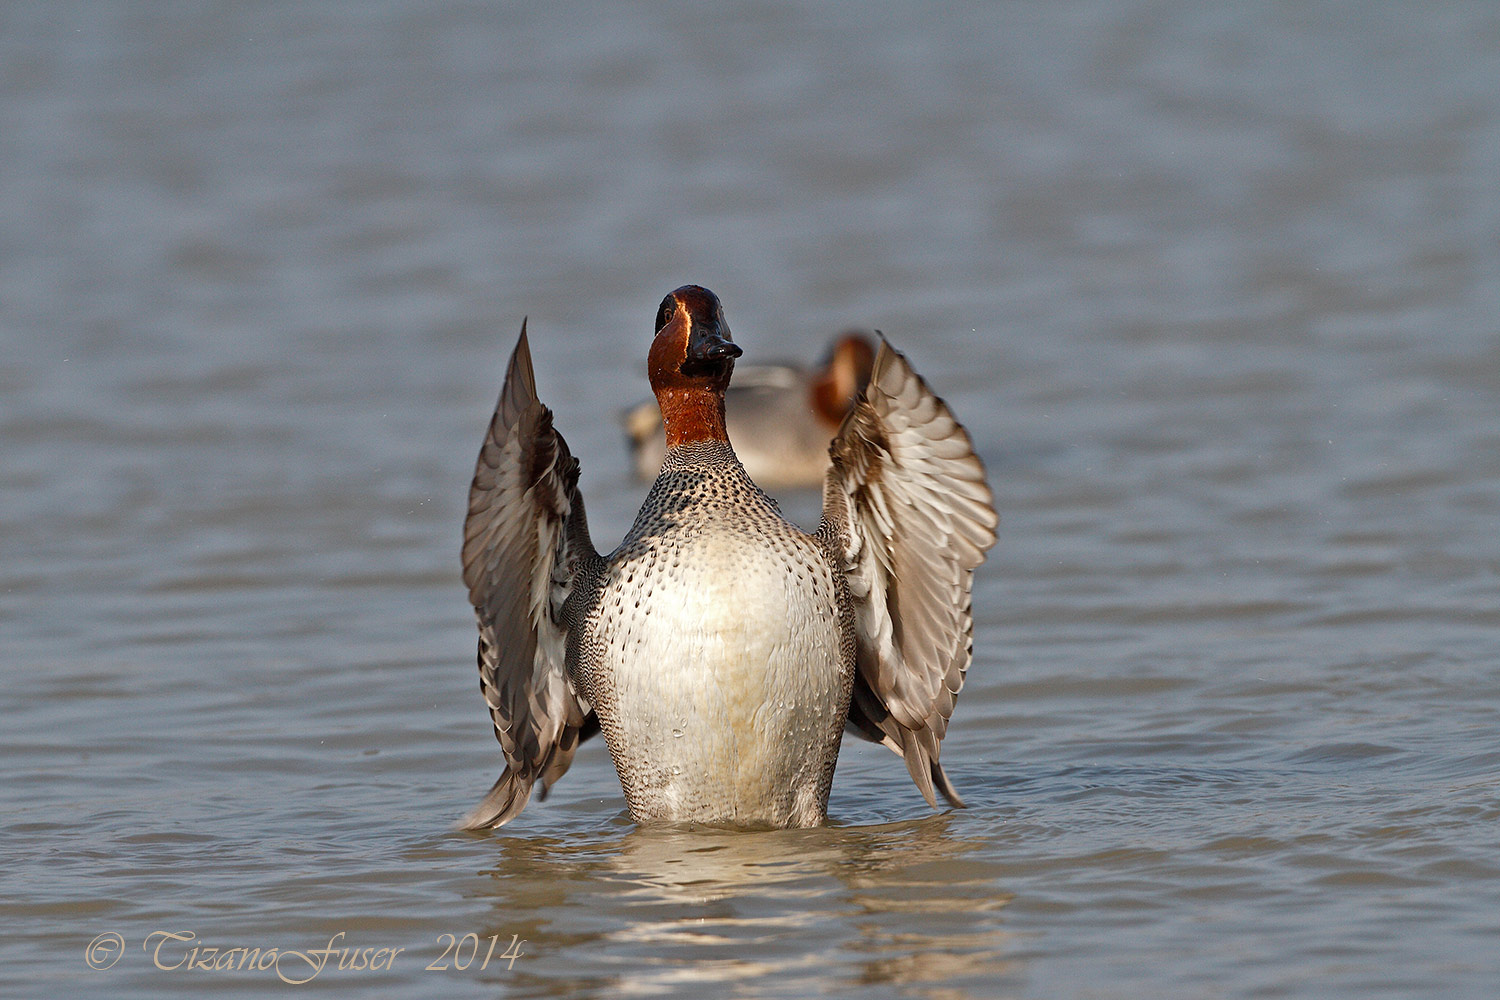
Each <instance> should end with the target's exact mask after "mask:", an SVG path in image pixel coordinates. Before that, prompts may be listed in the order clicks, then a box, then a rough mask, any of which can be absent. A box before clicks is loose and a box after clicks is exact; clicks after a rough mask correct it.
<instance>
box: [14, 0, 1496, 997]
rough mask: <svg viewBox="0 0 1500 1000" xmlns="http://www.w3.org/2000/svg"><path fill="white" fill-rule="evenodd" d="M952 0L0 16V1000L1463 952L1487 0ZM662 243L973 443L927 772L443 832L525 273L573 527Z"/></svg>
mask: <svg viewBox="0 0 1500 1000" xmlns="http://www.w3.org/2000/svg"><path fill="white" fill-rule="evenodd" d="M952 6H953V5H942V4H936V3H934V4H888V5H878V6H876V7H874V8H870V9H867V8H864V7H859V6H856V5H829V4H819V3H813V2H802V0H786V2H748V0H747V2H741V3H733V4H726V5H722V6H721V7H719V8H717V9H710V8H707V7H705V6H702V5H699V4H688V3H659V4H633V3H631V4H608V5H604V4H601V5H598V6H581V5H572V4H567V3H556V4H534V5H494V6H488V5H479V6H470V5H432V4H427V3H415V2H409V3H408V2H390V3H363V4H359V5H354V4H342V3H331V2H330V3H297V4H293V3H281V4H256V3H241V2H234V3H229V2H222V3H193V4H174V3H153V2H132V3H129V4H103V3H100V4H85V3H66V2H39V3H14V4H7V5H5V6H4V7H0V164H3V167H0V218H3V220H4V224H3V226H0V344H3V348H0V554H3V559H0V628H3V657H4V659H3V666H0V676H3V688H0V720H3V722H0V746H3V752H4V761H5V781H4V783H3V785H0V817H3V827H0V850H3V862H4V864H3V872H0V918H3V927H4V933H3V937H0V983H3V984H4V990H3V992H4V993H5V995H6V996H7V997H22V996H38V997H41V996H47V997H51V996H56V995H61V994H63V993H73V992H77V991H78V990H80V989H90V990H92V991H93V992H94V993H95V994H96V995H101V996H111V997H125V998H137V997H155V996H166V995H181V996H202V995H209V994H229V995H238V996H260V995H264V994H266V993H268V992H271V991H272V990H273V989H274V988H279V987H280V983H279V982H278V981H277V980H276V979H275V975H274V970H273V971H247V972H238V973H224V972H218V973H215V972H204V971H187V970H185V969H177V970H174V971H162V970H160V969H157V968H155V967H154V966H153V963H152V959H151V955H150V954H149V953H147V952H145V951H143V949H142V942H143V941H145V940H147V939H148V935H150V934H151V933H152V932H153V931H172V932H177V933H192V934H195V935H196V936H197V939H198V940H199V941H200V942H201V943H203V944H204V945H206V946H214V947H219V948H222V949H227V948H231V947H234V946H242V947H259V948H262V949H270V948H279V949H283V950H293V951H294V950H302V951H306V950H308V949H314V948H318V947H321V946H322V945H323V944H324V943H325V942H326V941H327V940H328V939H329V938H330V937H333V936H334V935H336V934H339V933H340V932H342V933H343V934H344V935H345V937H344V938H343V939H341V940H342V943H343V944H346V945H352V946H356V947H390V948H397V947H399V948H404V949H406V950H405V951H404V952H403V953H402V954H400V955H399V956H397V957H396V958H395V960H394V961H393V962H392V963H391V965H392V967H391V968H390V969H389V970H380V971H371V970H363V971H353V970H349V969H345V970H344V971H339V970H337V969H336V968H329V969H325V971H324V972H323V973H322V974H321V975H320V976H319V978H318V979H317V984H319V985H321V986H322V987H323V988H324V990H325V991H326V990H327V989H336V990H349V991H358V992H359V993H360V994H361V995H366V996H380V997H385V996H389V997H412V996H439V995H441V996H515V997H554V996H556V997H595V996H597V997H614V996H621V995H643V996H651V995H681V996H693V997H696V996H705V995H713V996H724V997H738V996H787V997H800V996H808V995H813V994H815V993H818V992H829V993H850V994H853V993H858V994H860V995H863V996H872V997H933V998H957V997H991V996H1016V997H1154V996H1173V997H1259V996H1270V997H1274V996H1318V997H1349V998H1356V997H1358V998H1366V997H1406V996H1443V997H1449V996H1452V997H1493V996H1495V995H1497V991H1500V986H1497V984H1500V747H1497V733H1500V531H1497V526H1500V333H1497V322H1496V316H1497V315H1500V237H1497V234H1500V11H1497V9H1496V8H1495V7H1494V6H1493V5H1490V4H1486V3H1478V2H1476V3H1471V4H1448V3H1421V4H1418V3H1412V4H1404V5H1403V4H1378V5H1377V4H1370V5H1354V4H1344V5H1334V4H1324V5H1301V4H1250V3H1247V4H1237V5H1233V6H1232V7H1229V8H1228V9H1219V6H1220V5H1204V4H1194V3H1186V2H1184V3H1130V4H1123V5H1119V4H1103V3H1092V4H1090V3H1075V4H1047V5H1042V4H1037V5H1010V4H1005V5H999V4H997V5H968V9H965V10H963V11H961V12H958V11H955V10H953V9H952ZM835 8H838V9H835ZM685 281H695V282H700V283H703V284H706V285H708V286H710V287H712V288H713V289H715V290H716V291H717V292H719V294H720V295H721V296H722V298H723V300H724V302H725V304H726V308H727V310H728V315H729V318H730V322H731V324H732V326H733V328H734V331H735V334H736V338H737V339H738V341H739V342H740V343H741V344H742V345H743V346H744V348H745V353H746V360H747V361H755V360H764V359H769V358H776V357H788V356H790V357H802V358H812V357H813V356H815V355H817V354H818V353H820V351H821V349H822V345H823V342H824V340H825V339H826V338H827V337H828V336H830V335H831V334H833V333H834V332H836V331H837V330H838V329H840V328H842V327H844V326H846V325H864V326H873V327H880V328H882V329H884V330H885V331H886V332H887V333H888V334H889V336H890V337H891V338H892V339H893V340H894V341H895V342H896V344H897V345H898V346H900V347H902V348H903V349H905V350H906V351H907V352H908V354H909V355H910V357H911V358H912V360H913V362H914V363H915V364H916V366H917V367H918V369H919V370H921V371H922V372H923V373H924V374H925V375H926V376H927V377H928V378H929V379H930V380H931V381H932V382H933V384H934V385H935V386H936V387H937V388H938V390H939V391H940V392H942V393H943V394H944V395H946V396H947V397H948V398H949V400H950V402H951V403H952V404H953V406H954V408H955V409H956V411H957V413H958V414H959V416H960V417H961V418H962V419H963V420H964V421H965V422H966V423H967V424H968V425H969V427H970V428H971V429H972V431H973V433H974V436H975V438H976V441H977V443H978V445H979V448H980V450H981V452H982V453H983V455H984V456H985V458H986V460H987V463H988V467H989V471H990V476H991V480H992V482H993V485H994V487H995V490H996V495H997V501H998V504H997V505H998V506H999V508H1000V510H1001V513H1002V518H1003V520H1002V525H1001V536H1000V542H999V545H998V547H997V548H996V550H995V552H994V555H993V557H992V558H991V559H990V561H989V562H988V564H986V566H985V567H984V568H983V570H982V571H981V573H980V576H979V580H978V584H977V591H976V598H975V606H976V618H977V634H976V643H975V645H976V653H975V660H974V666H973V668H972V670H971V671H970V674H969V685H968V687H967V689H966V691H965V693H964V697H963V699H962V700H961V701H960V703H959V706H958V712H957V715H956V720H955V724H954V727H953V729H952V731H951V734H950V737H949V740H948V743H947V745H946V746H945V753H944V760H945V761H946V762H948V767H949V773H950V774H951V775H952V776H953V778H954V780H955V782H956V784H957V785H958V787H959V788H960V789H961V790H962V791H963V793H964V794H965V795H966V796H967V798H968V801H969V804H970V806H971V808H969V809H967V810H963V811H955V812H948V813H942V814H933V813H932V812H931V811H930V810H928V809H927V807H926V806H925V805H924V803H923V802H922V800H921V799H920V797H919V796H918V794H917V793H916V791H915V790H914V788H913V787H912V785H911V783H910V781H909V780H908V778H907V777H906V774H905V771H904V768H902V767H901V766H900V764H899V762H897V761H896V760H895V759H894V758H892V757H891V756H890V755H889V754H888V753H886V752H885V751H883V750H879V749H878V748H866V747H864V746H857V747H854V746H851V747H850V748H848V749H847V750H846V752H845V755H844V760H843V762H842V765H841V767H840V770H839V774H838V778H837V780H836V782H835V786H834V793H833V800H832V804H831V811H832V816H833V823H832V825H831V826H830V827H828V828H826V829H820V830H812V831H802V832H790V833H772V834H740V835H732V834H726V833H683V832H662V831H646V830H636V829H634V828H633V827H632V826H631V825H630V824H629V823H628V822H627V820H626V819H625V818H624V815H623V800H622V798H621V796H620V793H619V789H618V785H617V782H616V780H615V778H614V775H613V772H612V770H611V769H610V766H609V763H608V759H607V756H606V755H605V754H604V753H603V747H602V746H599V745H598V744H597V743H596V744H594V745H592V746H591V747H590V748H589V749H588V750H586V751H585V752H584V753H582V754H581V755H580V758H579V761H578V763H577V764H576V765H575V767H574V769H573V771H572V773H570V774H569V775H568V777H567V779H566V780H565V781H564V782H563V783H562V785H560V786H559V787H558V789H557V791H556V793H555V794H554V796H553V797H552V798H551V799H550V800H549V801H547V802H545V803H534V804H533V805H532V806H531V807H530V808H529V809H528V810H527V812H526V813H525V814H524V816H523V817H522V818H521V819H520V820H519V821H518V822H516V823H515V824H514V825H513V826H512V827H509V828H507V829H506V830H504V831H503V832H501V833H499V834H496V835H493V836H487V837H475V836H468V835H461V834H455V833H453V832H450V830H449V825H450V823H451V821H452V820H453V819H454V817H456V816H457V815H458V814H460V813H461V812H462V811H463V810H465V809H466V808H467V807H468V806H470V805H471V804H472V803H473V802H474V801H475V800H476V799H477V797H478V796H479V795H480V794H481V793H482V792H483V791H484V790H485V789H486V788H487V787H488V785H489V782H490V781H491V780H492V778H493V777H494V775H495V773H496V772H497V769H498V767H499V765H500V756H499V752H498V748H497V746H496V744H495V742H494V740H493V737H492V736H491V733H490V727H489V723H488V720H487V718H486V715H485V713H484V711H483V706H482V704H481V702H480V699H479V697H478V694H477V692H476V686H475V672H474V666H473V641H474V629H473V624H472V618H471V615H470V612H469V609H468V607H467V604H466V602H465V599H464V594H463V591H462V589H461V587H460V584H459V580H458V543H459V535H460V522H461V519H462V512H463V500H464V495H465V491H466V488H467V482H468V477H469V474H470V471H471V469H472V462H473V458H474V455H475V453H476V450H477V448H478V444H479V441H480V436H481V434H482V432H483V428H484V424H485V422H486V420H487V418H488V415H489V411H490V408H491V406H492V405H493V402H494V397H495V394H496V392H497V390H498V386H499V381H500V376H501V374H502V371H503V365H504V361H505V357H506V355H507V353H508V351H509V349H510V347H511V345H512V344H513V342H514V337H515V334H516V332H517V330H518V328H519V326H520V322H521V318H522V316H523V315H526V314H529V315H530V319H531V324H532V330H533V340H532V343H533V351H534V353H535V355H536V357H537V365H538V370H539V381H540V383H541V389H542V393H543V398H544V399H545V400H546V401H548V402H549V403H550V404H551V405H552V406H553V407H554V408H555V409H556V411H557V414H558V424H559V426H560V427H561V428H562V429H563V431H564V433H565V434H566V436H567V438H568V440H569V442H570V444H571V445H572V447H573V450H574V451H575V452H576V453H577V454H579V455H580V457H581V459H582V462H583V468H584V485H585V488H586V490H587V494H588V501H589V511H590V514H591V517H592V520H593V528H594V537H595V538H596V539H597V540H599V543H600V544H601V545H602V546H609V545H612V544H613V543H614V541H615V540H616V539H618V538H619V537H620V535H621V534H622V533H623V531H624V530H625V528H626V527H627V526H628V524H629V521H630V518H631V516H632V514H633V512H634V510H635V508H636V506H637V505H638V503H639V502H640V499H641V497H642V495H643V492H644V489H643V487H641V486H638V485H636V484H634V483H632V482H631V481H630V480H629V478H628V466H627V462H626V457H625V453H624V450H623V448H622V447H621V437H620V434H619V431H618V430H617V428H616V426H615V423H614V421H615V415H616V412H617V410H618V409H619V408H620V407H622V406H624V405H626V404H629V403H632V402H634V401H636V400H637V399H639V398H641V397H642V396H643V394H644V393H645V392H646V385H645V378H644V373H643V367H644V364H643V360H644V352H645V348H646V345H647V343H648V340H649V336H650V332H651V331H650V321H651V318H652V316H653V315H654V310H655V307H656V303H657V302H658V301H659V299H660V297H661V295H662V294H663V293H664V292H665V291H667V290H668V289H670V288H672V287H674V286H676V285H678V284H680V283H682V282H685ZM787 499H788V503H789V506H790V507H791V508H792V509H794V510H797V511H798V512H799V513H800V514H801V515H802V516H804V517H806V516H809V515H810V512H811V511H813V510H814V509H815V506H816V501H815V500H810V499H809V498H807V497H795V496H793V497H789V498H787ZM106 932H114V933H118V934H119V935H120V936H121V938H122V939H123V941H124V943H125V950H124V953H123V955H121V956H119V957H118V961H117V964H115V965H113V966H112V967H111V968H109V969H107V970H105V971H98V972H96V971H92V970H91V969H89V968H88V967H87V966H86V964H85V950H86V948H87V946H88V945H89V943H90V941H91V940H92V939H94V938H95V937H96V936H97V935H100V934H103V933H106ZM445 934H447V935H453V937H454V939H455V940H457V939H462V938H463V936H464V935H466V934H474V935H475V936H476V937H477V938H480V939H483V940H484V945H485V947H488V943H489V938H490V937H491V936H494V937H495V938H496V939H497V940H498V942H499V946H500V947H499V950H498V951H497V954H498V953H499V951H503V950H504V949H505V948H506V946H507V945H509V943H510V940H511V935H518V936H519V938H522V939H525V942H526V943H525V944H523V945H521V946H520V947H521V950H522V952H523V954H522V956H521V957H520V958H519V959H517V960H515V961H514V963H513V964H511V963H508V962H506V961H502V960H499V959H493V960H491V961H490V962H489V964H488V967H487V968H485V969H483V970H480V969H479V963H477V962H476V963H475V964H474V965H472V966H471V967H470V968H469V969H467V970H466V971H458V970H456V969H454V968H453V967H452V966H453V964H454V958H455V956H454V954H453V953H452V952H450V953H449V954H448V956H447V963H448V966H449V967H448V968H447V970H446V971H427V970H426V969H425V968H424V967H425V966H426V965H428V964H429V963H431V962H433V960H435V959H440V958H442V957H443V952H444V946H445V945H446V944H447V943H448V940H447V939H445V938H443V937H442V935H445ZM467 948H468V945H465V951H464V953H463V954H462V955H460V956H459V958H460V959H463V960H466V959H467V958H468V955H467ZM101 949H102V950H101V951H100V952H99V953H98V955H99V956H104V955H105V954H106V953H107V948H105V947H104V946H102V945H101ZM174 949H175V950H174ZM482 951H483V949H481V952H482ZM185 955H186V951H185V948H181V947H177V946H173V947H172V948H168V949H166V950H165V951H164V952H163V953H162V959H163V962H164V963H165V964H172V963H174V962H178V961H181V960H182V959H183V958H184V957H185ZM481 957H482V955H481ZM334 964H336V961H335V963H334ZM507 966H509V967H507ZM281 969H282V971H283V973H285V974H286V975H288V976H290V977H300V976H305V975H306V974H307V972H308V969H307V967H306V966H305V965H303V966H300V967H299V966H298V964H297V960H296V959H295V958H290V959H288V960H287V961H284V962H283V963H282V965H281ZM283 988H284V989H285V988H289V987H283Z"/></svg>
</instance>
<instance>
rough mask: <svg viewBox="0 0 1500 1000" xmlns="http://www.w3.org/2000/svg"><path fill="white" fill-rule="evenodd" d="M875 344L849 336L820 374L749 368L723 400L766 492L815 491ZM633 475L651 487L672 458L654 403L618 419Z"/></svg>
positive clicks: (743, 454) (739, 451)
mask: <svg viewBox="0 0 1500 1000" xmlns="http://www.w3.org/2000/svg"><path fill="white" fill-rule="evenodd" d="M874 364H875V344H874V341H873V340H872V338H871V337H870V335H869V334H868V333H865V332H863V331H860V330H850V331H847V332H845V333H844V334H842V335H841V336H839V337H838V338H837V339H836V340H834V341H833V343H832V344H831V345H830V346H829V349H828V353H827V354H826V355H825V356H824V359H823V363H822V364H821V365H819V366H818V367H816V368H807V367H804V366H801V365H796V364H790V363H787V364H764V365H745V366H743V367H741V368H739V369H738V370H737V371H736V372H735V375H734V383H733V384H732V385H730V387H729V389H728V391H726V392H725V394H724V412H725V417H726V423H727V425H728V430H729V440H730V442H731V443H732V444H733V445H734V450H735V454H736V455H738V456H739V459H740V461H741V462H742V463H743V464H744V466H745V471H746V472H748V473H749V474H750V478H751V479H754V480H755V481H756V482H757V483H759V484H760V485H761V486H768V487H772V488H777V487H792V488H794V487H816V486H819V485H821V484H822V482H823V473H824V472H826V471H827V470H828V442H829V441H830V440H832V438H833V435H834V434H835V433H837V432H838V429H839V424H840V423H842V422H843V419H844V415H845V414H846V413H848V412H849V407H850V406H852V405H854V401H855V400H856V399H857V398H858V397H859V394H860V393H861V392H863V391H864V388H865V384H866V383H867V382H869V380H870V370H871V368H872V367H873V366H874ZM620 423H621V424H622V425H623V426H624V428H625V435H626V441H627V443H628V444H629V447H630V453H631V460H632V466H633V468H634V471H635V476H636V478H637V479H639V480H641V481H642V482H650V481H651V480H652V479H655V478H656V474H657V472H659V471H660V470H661V463H662V459H663V458H665V457H666V453H667V443H666V435H665V434H664V433H663V432H662V423H661V409H660V408H659V407H658V406H657V404H656V401H655V400H648V401H647V402H644V403H641V404H640V405H639V406H635V407H632V408H631V409H629V410H627V411H625V412H624V413H623V414H622V415H621V417H620Z"/></svg>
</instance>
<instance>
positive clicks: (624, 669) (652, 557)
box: [583, 472, 853, 825]
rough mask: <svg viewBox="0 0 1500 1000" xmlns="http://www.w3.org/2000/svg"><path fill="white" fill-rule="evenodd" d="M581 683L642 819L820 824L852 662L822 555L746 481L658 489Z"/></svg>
mask: <svg viewBox="0 0 1500 1000" xmlns="http://www.w3.org/2000/svg"><path fill="white" fill-rule="evenodd" d="M599 593H600V600H599V602H598V604H597V605H596V614H595V615H594V616H592V621H591V622H590V629H589V631H590V641H589V643H588V646H589V647H590V649H591V651H592V654H593V655H592V656H591V657H590V659H591V660H592V661H593V663H592V667H591V669H589V670H586V671H584V673H585V674H587V675H588V676H586V677H585V678H583V680H584V686H585V689H586V690H588V691H589V692H590V697H591V700H592V701H593V703H594V707H595V710H596V711H597V712H598V714H599V718H600V722H601V724H602V726H603V728H604V732H605V738H606V741H607V742H608V744H609V746H610V751H611V754H612V755H613V756H614V758H615V764H616V767H617V769H618V770H619V772H620V777H621V782H622V785H623V786H624V788H625V791H626V797H627V799H628V800H629V802H630V805H631V811H632V813H634V814H635V815H636V817H637V819H650V818H662V819H673V820H696V821H702V822H731V823H770V824H775V825H787V824H789V823H798V824H807V823H813V822H819V821H821V819H822V814H823V809H824V808H825V806H826V801H827V794H828V784H829V783H830V782H831V779H832V771H833V763H834V760H835V758H836V756H837V752H838V741H839V736H840V734H841V732H842V727H843V720H844V717H845V715H847V712H848V702H849V691H850V688H851V685H852V676H853V663H852V656H851V655H850V649H849V647H848V643H847V642H846V641H845V634H844V629H843V627H842V624H841V613H840V604H839V601H840V593H839V588H838V587H837V586H836V584H835V581H834V579H833V574H832V570H831V568H830V566H829V565H828V562H827V560H826V559H825V558H824V556H823V553H822V550H821V549H820V548H819V547H818V545H817V543H816V542H815V541H814V540H813V539H812V538H811V537H810V536H808V535H806V534H804V533H803V532H801V531H799V530H798V529H796V528H795V527H793V526H791V525H789V524H787V523H786V522H785V521H783V520H782V519H781V518H780V516H779V514H778V512H777V511H776V509H775V508H774V506H773V505H771V504H770V502H769V501H767V500H766V499H765V498H764V497H763V496H762V495H761V494H760V493H759V491H758V490H756V489H755V488H754V487H753V485H750V484H749V482H748V480H747V479H744V477H743V473H740V475H739V476H738V477H731V476H722V477H721V476H713V475H704V474H702V473H699V472H686V473H679V474H677V475H676V476H675V477H669V476H665V475H664V476H663V479H662V481H660V482H658V484H657V486H656V488H654V489H653V490H652V494H651V497H649V498H648V500H647V504H646V506H645V507H644V508H643V509H642V512H641V515H640V517H639V518H638V519H637V521H636V525H635V527H634V528H633V529H632V531H631V533H630V535H629V536H628V537H627V539H626V541H625V543H624V544H623V545H622V546H621V547H620V549H619V551H617V552H616V553H615V554H614V556H613V557H611V559H610V560H609V562H608V565H607V566H606V568H605V571H604V575H603V578H602V580H601V586H600V591H599Z"/></svg>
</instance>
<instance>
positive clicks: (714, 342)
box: [648, 285, 744, 393]
mask: <svg viewBox="0 0 1500 1000" xmlns="http://www.w3.org/2000/svg"><path fill="white" fill-rule="evenodd" d="M742 353H744V352H742V351H741V350H740V348H739V345H738V344H736V343H735V342H734V341H733V339H731V337H730V334H729V324H728V323H727V322H725V320H724V307H723V305H722V304H720V302H719V297H718V296H717V295H715V294H714V293H713V292H710V291H709V290H708V289H707V288H704V287H702V286H701V285H683V286H682V287H681V288H678V289H677V290H675V291H673V292H670V293H669V294H668V295H667V297H666V298H664V299H662V300H661V307H660V308H659V309H657V311H656V339H655V340H653V341H652V342H651V353H650V355H649V359H648V365H649V373H650V376H651V388H652V389H654V390H656V391H657V392H658V393H659V392H660V391H661V390H662V389H665V388H679V389H685V388H703V389H709V390H715V389H716V390H718V391H719V392H722V391H723V390H724V388H725V387H726V386H728V385H729V377H730V376H731V375H732V374H733V373H734V359H735V358H737V357H739V356H740V355H741V354H742Z"/></svg>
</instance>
